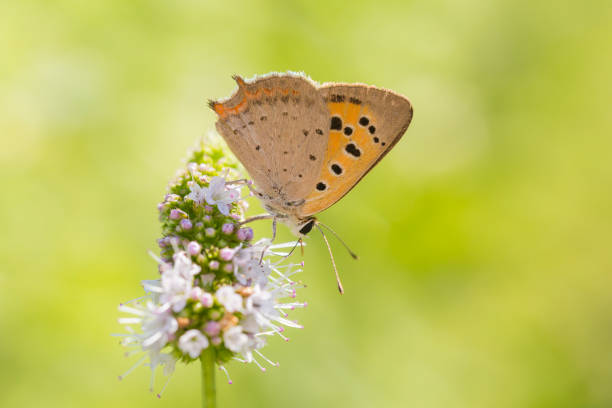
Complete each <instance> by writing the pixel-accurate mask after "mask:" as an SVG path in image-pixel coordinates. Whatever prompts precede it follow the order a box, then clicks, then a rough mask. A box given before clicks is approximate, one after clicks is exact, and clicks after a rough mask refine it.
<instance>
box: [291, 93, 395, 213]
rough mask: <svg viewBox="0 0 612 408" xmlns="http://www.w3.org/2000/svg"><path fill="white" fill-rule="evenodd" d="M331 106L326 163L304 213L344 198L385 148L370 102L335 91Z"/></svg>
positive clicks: (329, 105) (307, 199) (322, 208)
mask: <svg viewBox="0 0 612 408" xmlns="http://www.w3.org/2000/svg"><path fill="white" fill-rule="evenodd" d="M334 96H335V98H334ZM346 99H348V100H346ZM328 108H329V111H330V114H331V116H330V132H329V142H328V146H327V152H326V156H325V160H324V161H323V163H324V165H323V167H322V168H321V174H320V177H319V180H320V181H319V182H318V183H317V185H316V186H315V189H314V190H313V192H312V193H311V194H310V195H309V196H308V197H307V198H306V203H305V204H304V206H303V207H302V214H303V215H311V214H316V213H318V212H321V211H323V210H325V209H326V208H328V207H329V206H331V205H332V204H334V203H335V202H336V201H338V200H339V199H340V198H342V197H343V196H344V195H345V194H346V193H347V192H348V191H349V190H350V189H351V188H352V187H353V186H354V185H355V184H356V183H357V182H358V181H359V180H360V179H361V178H362V177H363V176H364V175H365V174H366V173H367V172H368V170H369V169H370V168H371V167H372V166H373V165H374V164H375V163H376V161H377V160H378V158H379V157H381V155H382V154H383V153H384V151H385V150H386V147H385V144H386V143H385V142H382V141H381V140H380V139H379V138H378V137H377V136H376V123H377V118H376V117H375V116H374V114H373V113H372V112H371V110H370V109H369V107H368V106H367V105H364V104H362V103H361V101H359V100H357V99H355V98H347V97H345V96H343V95H332V98H331V99H330V101H329V102H328Z"/></svg>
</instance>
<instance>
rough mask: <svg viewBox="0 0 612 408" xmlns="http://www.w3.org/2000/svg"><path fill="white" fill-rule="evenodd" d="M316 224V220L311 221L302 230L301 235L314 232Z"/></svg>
mask: <svg viewBox="0 0 612 408" xmlns="http://www.w3.org/2000/svg"><path fill="white" fill-rule="evenodd" d="M314 224H315V221H314V220H311V221H310V222H308V223H307V224H306V225H304V226H303V227H302V228H301V229H300V234H303V235H306V234H308V233H309V232H310V231H311V230H312V227H314Z"/></svg>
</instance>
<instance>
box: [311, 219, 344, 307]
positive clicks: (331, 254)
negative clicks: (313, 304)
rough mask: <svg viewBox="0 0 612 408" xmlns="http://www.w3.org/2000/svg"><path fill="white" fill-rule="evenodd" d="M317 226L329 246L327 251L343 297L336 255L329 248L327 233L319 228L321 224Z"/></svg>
mask: <svg viewBox="0 0 612 408" xmlns="http://www.w3.org/2000/svg"><path fill="white" fill-rule="evenodd" d="M315 225H316V226H317V229H318V230H319V231H321V235H323V240H324V241H325V245H327V250H328V251H329V257H330V258H331V261H332V265H333V267H334V272H335V273H336V283H337V284H338V291H339V292H340V294H341V295H343V294H344V288H343V287H342V282H340V275H338V268H336V261H335V260H334V254H333V253H332V250H331V246H329V241H328V240H327V237H326V236H325V233H324V232H323V230H322V229H321V227H319V223H317V224H315Z"/></svg>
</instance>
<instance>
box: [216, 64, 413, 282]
mask: <svg viewBox="0 0 612 408" xmlns="http://www.w3.org/2000/svg"><path fill="white" fill-rule="evenodd" d="M233 78H234V80H235V81H236V82H237V84H238V89H237V90H236V91H235V92H234V94H233V95H232V96H230V97H229V98H227V99H224V100H219V101H210V102H209V105H210V107H211V108H212V109H213V110H214V111H215V112H216V113H217V115H218V120H217V122H216V128H217V130H218V132H219V133H220V134H221V135H222V136H223V138H224V139H225V141H226V143H227V144H228V146H229V148H230V149H231V150H232V152H233V153H234V154H235V155H236V157H237V158H238V160H240V162H241V163H242V164H243V165H244V167H245V168H246V170H247V171H248V173H249V175H250V176H251V178H252V179H253V182H254V184H255V185H254V187H253V191H254V194H255V195H256V196H257V197H258V198H259V199H260V200H261V202H262V204H263V206H264V208H265V209H266V211H268V213H269V214H267V215H264V216H258V217H254V219H255V218H256V219H263V218H272V219H273V225H274V226H275V225H276V220H277V219H278V220H279V221H281V222H283V223H285V224H287V225H288V226H289V228H290V229H291V230H292V231H293V232H294V234H296V235H297V236H298V237H299V238H302V237H303V236H305V235H306V234H308V233H309V232H310V231H311V230H312V229H313V227H315V226H316V227H317V228H318V229H319V230H321V228H320V227H319V225H323V226H325V225H324V224H321V223H320V222H319V221H317V219H316V218H315V215H316V214H318V213H319V212H321V211H323V210H325V209H326V208H328V207H330V206H332V205H333V204H334V203H336V202H337V201H338V200H340V199H341V198H342V197H344V195H346V194H347V193H348V192H349V191H350V190H351V189H352V188H353V187H354V186H355V185H356V184H357V183H358V182H359V181H360V180H361V179H362V178H363V177H364V176H365V175H366V174H367V173H368V172H369V171H370V170H371V169H372V168H373V167H374V166H375V165H376V164H377V163H378V162H379V161H380V160H381V159H382V158H383V157H384V156H385V155H386V154H387V153H388V152H389V150H391V148H392V147H393V146H394V145H395V144H396V143H397V142H398V141H399V140H400V138H401V137H402V135H403V134H404V132H405V131H406V129H407V128H408V125H409V124H410V121H411V120H412V105H411V104H410V101H408V99H406V98H405V97H403V96H401V95H399V94H397V93H394V92H392V91H389V90H386V89H380V88H376V87H373V86H368V85H364V84H344V83H325V84H322V85H318V84H317V83H315V82H313V81H312V80H310V79H309V78H307V77H306V76H304V75H301V74H298V73H271V74H267V75H263V76H258V77H255V78H254V79H252V80H247V81H245V80H244V79H242V78H241V77H239V76H234V77H233ZM274 231H275V230H274ZM332 232H333V231H332ZM321 233H323V231H322V230H321ZM334 235H335V233H334ZM323 237H324V239H325V242H326V244H327V246H328V248H329V243H328V242H327V239H326V238H325V234H323ZM345 246H346V245H345ZM349 252H350V253H351V255H353V257H356V256H355V255H354V254H353V253H352V252H351V251H350V250H349ZM330 253H331V251H330ZM332 263H333V264H334V269H335V270H336V267H335V262H334V261H333V256H332ZM336 278H337V282H338V288H339V290H340V292H341V293H342V291H343V290H342V285H341V283H340V280H339V278H338V274H337V270H336Z"/></svg>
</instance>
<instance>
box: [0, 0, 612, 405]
mask: <svg viewBox="0 0 612 408" xmlns="http://www.w3.org/2000/svg"><path fill="white" fill-rule="evenodd" d="M610 21H612V8H611V7H610V4H609V2H608V1H607V0H602V1H597V0H594V1H589V2H571V3H570V2H563V1H561V2H558V1H537V0H536V1H526V0H524V1H523V0H519V1H503V0H493V1H475V0H468V1H462V2H451V1H439V0H434V1H429V0H408V1H407V0H401V1H392V2H384V1H377V2H360V1H351V2H344V1H337V0H325V1H313V0H308V1H299V2H287V1H278V2H273V1H270V2H251V1H232V2H229V1H221V2H207V1H196V0H179V1H172V2H171V1H162V0H151V1H123V0H107V1H98V2H83V1H70V0H64V1H32V0H20V1H14V2H10V3H9V2H7V3H4V4H3V6H2V12H1V13H0V141H1V142H0V143H1V145H0V182H1V184H0V185H1V193H0V226H1V227H0V257H1V264H0V268H1V269H0V390H1V392H0V406H3V407H66V406H87V407H152V406H156V407H178V406H198V404H199V403H200V398H199V370H198V367H197V365H192V366H188V367H185V366H179V367H178V368H177V372H176V373H175V376H174V377H173V379H172V381H171V382H170V385H169V387H168V389H167V390H166V392H165V394H164V397H163V398H162V399H161V400H158V399H156V398H155V397H154V396H153V395H152V394H149V393H148V391H147V387H148V378H149V373H148V370H147V369H146V368H144V367H143V368H141V369H139V370H137V371H135V372H134V373H133V374H131V375H130V376H129V377H128V378H127V379H125V380H124V381H122V382H119V381H118V380H117V375H118V374H120V373H122V372H123V371H124V370H125V369H127V368H128V367H129V366H130V365H131V363H132V362H133V360H130V359H126V358H124V357H123V355H122V353H123V350H122V349H121V347H120V346H119V345H118V344H117V341H116V339H115V338H112V337H111V336H110V333H112V332H118V331H120V330H121V327H119V325H118V324H117V322H116V318H117V317H118V315H119V313H118V312H117V310H116V307H117V305H118V303H119V302H120V301H122V300H126V299H131V298H134V297H136V296H139V295H140V293H141V288H140V286H139V281H140V280H141V279H148V278H152V277H154V276H155V275H156V266H155V263H154V261H152V260H151V259H150V258H149V256H148V255H147V252H146V251H147V249H149V248H152V249H155V247H156V245H155V239H156V238H157V237H158V235H159V232H160V229H159V225H158V222H157V213H156V204H157V202H158V201H159V200H160V199H161V197H162V196H163V194H164V192H165V185H166V183H167V181H168V180H169V179H170V178H171V177H172V175H173V174H174V172H175V170H176V169H177V168H179V167H180V166H181V165H182V161H181V160H182V159H183V158H184V157H185V154H186V151H187V149H188V148H189V147H190V146H192V145H193V144H194V142H195V141H196V139H198V137H200V136H201V135H203V134H205V133H207V132H208V131H209V130H211V129H213V124H214V114H213V112H212V111H210V110H209V109H208V108H207V106H206V100H207V98H218V97H224V96H227V95H229V94H230V93H231V92H232V90H233V89H234V86H235V85H234V83H233V81H232V80H231V78H230V76H231V74H234V73H237V74H241V75H244V76H246V77H251V76H252V75H254V74H262V73H266V72H269V71H284V70H298V71H305V72H306V73H307V74H309V75H310V76H311V77H312V78H314V79H315V80H318V81H321V82H326V81H343V82H366V83H369V84H374V85H378V86H381V87H386V88H390V89H393V90H395V91H397V92H400V93H402V94H405V95H406V96H408V97H409V98H410V99H411V101H412V102H413V104H414V106H415V116H414V121H413V124H412V125H411V127H410V128H409V130H408V132H407V134H406V136H405V137H404V139H403V140H402V141H401V143H399V144H398V145H397V146H396V147H395V149H394V150H393V152H391V154H389V155H388V156H387V157H386V158H385V160H383V161H382V162H381V163H380V164H379V165H378V166H377V168H376V169H374V170H373V171H372V172H371V173H370V174H369V175H368V176H367V177H366V178H365V179H364V180H363V181H362V182H361V183H360V184H359V186H357V187H356V188H355V189H354V190H353V191H352V192H351V193H350V194H349V195H348V196H347V197H345V198H344V199H343V200H342V201H341V202H339V203H338V204H337V205H336V206H334V207H333V208H331V209H329V210H328V211H326V212H325V213H323V214H322V216H321V219H322V220H323V221H324V222H327V223H328V224H331V225H332V226H333V227H334V228H335V229H336V230H337V231H338V232H339V233H340V234H341V235H342V236H343V237H344V238H345V239H346V240H347V241H349V243H350V244H351V245H352V246H353V247H354V249H355V251H357V252H358V253H359V254H360V256H361V259H360V260H359V261H358V262H355V261H353V260H351V259H350V258H349V257H348V256H347V255H346V253H345V252H344V251H343V249H342V248H341V247H340V246H339V245H338V244H337V243H334V247H335V253H336V256H337V261H338V264H339V267H340V269H341V272H342V274H343V277H344V284H345V288H346V294H345V295H344V296H340V295H338V293H337V292H336V287H335V283H334V277H333V272H332V269H331V265H330V261H329V258H328V255H327V252H326V249H325V247H324V244H323V242H322V241H321V239H320V237H318V236H317V235H316V234H313V235H312V237H311V238H310V241H309V246H308V247H307V249H306V255H305V261H306V272H305V273H304V275H303V276H302V278H303V279H304V280H305V281H306V282H307V283H308V285H309V287H308V288H307V289H306V290H303V291H302V295H301V298H303V299H305V300H307V301H308V302H309V307H308V308H307V309H306V310H304V311H300V312H298V313H297V316H298V318H299V320H300V321H301V322H302V323H304V325H305V329H304V330H297V331H293V332H290V333H289V334H290V337H291V342H289V343H284V342H282V341H281V340H280V339H277V340H275V339H272V341H271V342H270V345H269V346H268V348H267V354H268V355H269V356H271V357H272V358H274V359H277V360H279V361H280V362H281V365H280V367H279V368H277V369H270V370H268V372H267V373H265V374H263V373H260V372H259V371H258V370H257V369H256V368H255V367H253V366H243V365H241V364H239V363H235V364H231V365H230V367H229V368H230V371H231V374H232V377H233V379H234V385H231V386H230V385H227V384H226V383H225V381H223V380H222V379H221V380H220V381H219V406H220V407H238V406H240V407H264V406H265V407H281V406H291V407H296V408H297V407H319V406H320V407H334V406H337V407H344V406H350V407H409V406H410V407H445V408H455V407H470V408H476V407H590V408H598V407H611V406H612V386H611V384H612V296H611V284H612V276H611V268H612V259H611V258H612V257H611V253H612V251H611V248H610V246H611V239H610V231H611V229H612V217H611V215H612V213H611V208H612V165H611V151H612V139H611V135H612V114H610V96H611V95H612V85H611V84H612V81H611V79H610V74H611V73H612V59H611V55H612V54H611V53H610V44H611V43H612V24H610ZM259 211H260V208H259V205H258V204H257V203H256V202H254V203H253V212H254V213H256V212H259ZM257 228H258V229H257V231H256V232H257V233H258V234H259V235H260V236H261V235H262V234H269V225H267V224H265V223H260V224H258V226H257ZM282 238H283V239H288V238H289V234H288V232H287V231H286V229H283V231H282ZM159 385H160V384H158V386H159Z"/></svg>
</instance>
